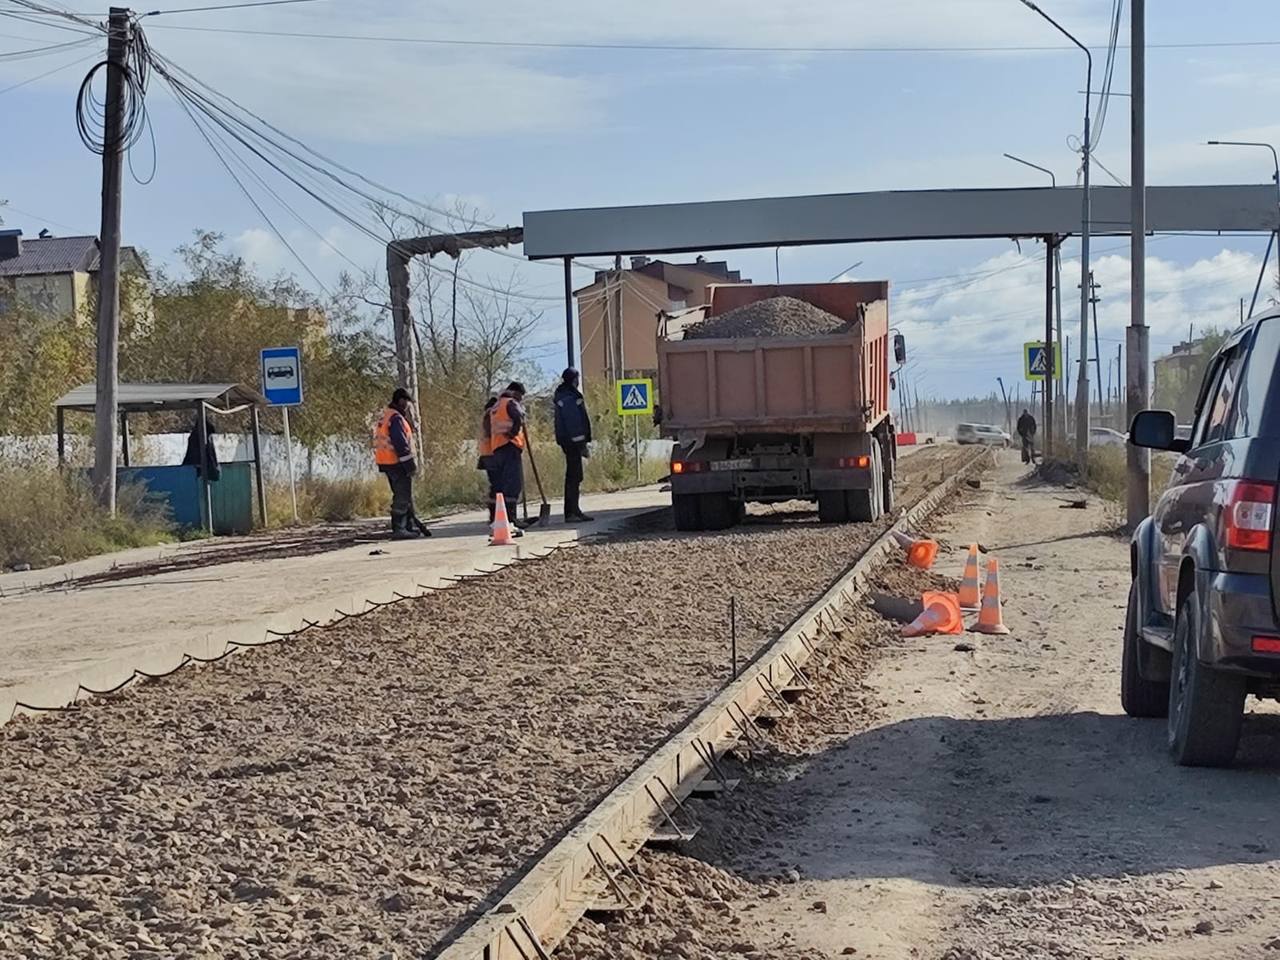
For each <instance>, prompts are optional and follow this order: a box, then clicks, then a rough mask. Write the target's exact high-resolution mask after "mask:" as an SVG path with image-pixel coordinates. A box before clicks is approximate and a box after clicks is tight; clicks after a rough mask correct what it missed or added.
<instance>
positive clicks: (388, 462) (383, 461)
mask: <svg viewBox="0 0 1280 960" xmlns="http://www.w3.org/2000/svg"><path fill="white" fill-rule="evenodd" d="M412 402H413V398H412V397H410V396H409V391H408V390H406V389H405V388H404V387H397V388H396V390H395V392H394V393H393V394H392V395H391V402H390V403H389V404H387V408H386V409H385V410H383V411H382V416H381V417H380V418H379V419H378V424H377V426H376V427H374V429H373V459H374V461H375V462H376V463H377V465H378V469H379V470H380V471H382V472H383V473H385V474H386V475H387V483H388V484H389V485H390V486H391V537H392V539H394V540H412V539H414V538H416V537H417V536H418V535H419V530H420V526H419V525H418V523H417V517H416V515H415V514H414V512H413V475H414V474H415V473H417V471H418V463H417V459H416V458H415V455H414V448H413V427H412V425H411V424H410V423H409V417H408V413H409V404H410V403H412Z"/></svg>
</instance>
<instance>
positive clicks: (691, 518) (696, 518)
mask: <svg viewBox="0 0 1280 960" xmlns="http://www.w3.org/2000/svg"><path fill="white" fill-rule="evenodd" d="M698 501H699V497H698V495H697V494H696V493H673V494H672V495H671V512H672V513H673V514H674V515H675V521H676V529H677V530H701V529H702V511H701V510H699V509H698V507H699V502H698Z"/></svg>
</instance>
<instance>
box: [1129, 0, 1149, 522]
mask: <svg viewBox="0 0 1280 960" xmlns="http://www.w3.org/2000/svg"><path fill="white" fill-rule="evenodd" d="M1146 6H1147V4H1146V0H1133V3H1132V5H1131V6H1130V8H1129V11H1130V12H1129V20H1130V23H1131V28H1132V29H1131V37H1130V41H1129V42H1130V50H1129V92H1130V98H1129V104H1130V111H1131V115H1130V116H1131V121H1130V144H1131V145H1130V147H1129V164H1130V166H1129V182H1130V183H1131V184H1132V185H1133V186H1132V187H1130V188H1129V197H1130V213H1129V221H1130V222H1129V327H1128V329H1127V330H1126V331H1125V343H1126V345H1127V346H1128V348H1129V352H1128V363H1129V366H1128V368H1127V369H1126V371H1125V420H1126V424H1128V423H1132V422H1133V418H1134V417H1135V416H1137V415H1138V413H1139V411H1142V410H1145V409H1147V406H1148V404H1149V403H1150V398H1151V383H1150V380H1149V375H1148V368H1149V363H1148V360H1149V351H1150V349H1151V336H1150V331H1149V330H1148V329H1147V317H1146V296H1147V293H1146V286H1147V118H1146V110H1147V74H1146V59H1147V49H1146V47H1147V22H1146V16H1147V14H1146ZM1125 450H1126V451H1128V467H1129V469H1128V478H1129V482H1128V485H1127V495H1126V498H1125V501H1126V503H1125V506H1126V511H1125V513H1126V519H1127V520H1128V522H1129V529H1130V530H1132V529H1134V528H1135V527H1137V526H1138V524H1139V523H1141V522H1142V520H1143V519H1144V518H1145V517H1146V516H1147V514H1149V513H1150V512H1151V453H1150V451H1149V450H1147V449H1146V448H1144V447H1135V446H1134V445H1133V444H1131V443H1127V444H1125Z"/></svg>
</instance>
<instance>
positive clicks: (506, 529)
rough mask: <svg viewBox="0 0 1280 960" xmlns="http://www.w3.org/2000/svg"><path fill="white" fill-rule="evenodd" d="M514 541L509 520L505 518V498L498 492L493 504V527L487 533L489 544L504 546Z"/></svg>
mask: <svg viewBox="0 0 1280 960" xmlns="http://www.w3.org/2000/svg"><path fill="white" fill-rule="evenodd" d="M512 543H515V538H514V537H513V536H512V535H511V522H510V521H509V520H507V498H506V497H504V496H503V495H502V494H498V498H497V502H496V503H494V505H493V528H492V530H491V531H490V533H489V546H491V547H505V546H508V545H510V544H512Z"/></svg>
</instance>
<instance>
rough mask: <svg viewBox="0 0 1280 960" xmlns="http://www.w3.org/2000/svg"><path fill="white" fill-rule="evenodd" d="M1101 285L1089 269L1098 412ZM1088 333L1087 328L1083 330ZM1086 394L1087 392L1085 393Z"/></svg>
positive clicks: (1099, 404) (1100, 404) (1100, 390)
mask: <svg viewBox="0 0 1280 960" xmlns="http://www.w3.org/2000/svg"><path fill="white" fill-rule="evenodd" d="M1101 289H1102V287H1101V286H1100V285H1099V284H1098V283H1097V281H1095V280H1094V279H1093V271H1092V270H1090V271H1089V293H1090V296H1089V303H1091V304H1092V305H1093V369H1094V370H1095V371H1096V372H1097V374H1098V412H1099V413H1101V412H1102V347H1100V346H1099V345H1098V291H1099V290H1101ZM1085 334H1086V335H1088V330H1087V329H1086V330H1085ZM1086 396H1087V394H1086Z"/></svg>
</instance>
